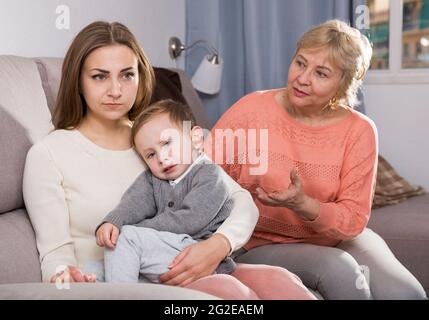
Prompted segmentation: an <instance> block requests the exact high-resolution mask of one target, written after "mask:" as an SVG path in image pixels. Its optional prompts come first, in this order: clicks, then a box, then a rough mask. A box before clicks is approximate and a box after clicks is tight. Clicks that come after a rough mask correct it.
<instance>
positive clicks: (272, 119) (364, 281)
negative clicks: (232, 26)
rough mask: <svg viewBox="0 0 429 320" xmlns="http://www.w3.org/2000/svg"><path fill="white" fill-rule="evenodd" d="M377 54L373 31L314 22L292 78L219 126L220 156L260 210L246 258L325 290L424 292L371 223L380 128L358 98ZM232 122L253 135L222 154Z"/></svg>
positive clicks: (392, 294)
mask: <svg viewBox="0 0 429 320" xmlns="http://www.w3.org/2000/svg"><path fill="white" fill-rule="evenodd" d="M371 55H372V49H371V47H370V44H369V42H368V39H367V38H366V37H365V36H363V35H361V34H360V32H359V31H358V30H356V29H354V28H351V27H350V26H348V25H347V24H345V23H344V22H341V21H338V20H332V21H328V22H325V23H323V24H321V25H319V26H317V27H315V28H313V29H311V30H310V31H308V32H307V33H305V34H304V35H303V36H302V38H301V39H300V40H299V42H298V45H297V50H296V53H295V56H294V57H293V61H292V63H291V65H290V68H289V74H288V83H287V87H285V88H281V89H274V90H268V91H260V92H254V93H251V94H249V95H247V96H246V97H244V98H242V99H241V100H239V101H238V102H237V103H236V104H235V105H233V106H232V107H231V108H230V109H229V110H228V111H227V112H226V113H225V114H224V115H223V116H222V118H221V119H220V120H219V122H218V123H217V124H216V125H215V127H214V128H213V130H212V134H213V135H214V142H215V143H214V149H213V151H214V155H213V156H214V158H216V159H217V162H218V161H219V160H220V159H222V161H223V167H224V169H225V170H226V171H227V172H228V173H229V174H230V175H231V176H232V177H233V178H234V179H235V180H236V181H237V182H239V184H241V185H242V186H243V187H245V188H246V189H248V190H249V191H250V192H251V193H252V195H253V197H254V200H255V201H256V203H257V205H258V208H259V210H260V218H259V221H258V224H257V226H256V229H255V231H254V233H253V236H252V238H251V240H250V241H249V242H248V243H247V245H246V246H245V249H246V250H242V251H241V255H239V256H238V257H237V261H239V262H246V263H269V264H273V265H277V266H282V267H284V268H287V269H288V270H290V271H291V272H293V273H296V274H297V275H298V276H299V277H300V278H301V279H302V280H303V282H304V284H305V285H306V286H308V287H310V288H312V289H315V290H317V291H319V292H320V294H321V295H322V296H323V297H324V298H325V299H372V298H373V299H423V298H425V297H426V295H425V292H424V290H423V288H422V286H421V285H420V284H419V282H418V281H417V280H416V279H415V277H414V276H413V275H412V274H411V273H410V272H409V271H408V270H407V269H406V268H405V267H404V266H403V265H402V264H401V263H400V262H399V261H398V260H397V259H396V258H395V257H394V255H393V254H392V252H391V251H390V250H389V248H388V247H387V245H386V243H385V242H384V241H383V240H382V239H381V238H380V237H379V236H378V235H377V234H375V233H374V232H373V231H371V230H369V229H366V228H365V227H366V225H367V223H368V220H369V217H370V212H371V201H372V196H373V190H374V183H375V174H376V166H377V153H378V146H377V131H376V127H375V125H374V123H373V122H372V121H371V120H370V119H368V118H367V117H365V116H364V115H362V114H360V113H358V112H356V111H354V110H353V109H352V107H353V106H354V105H356V92H357V89H358V87H359V86H360V84H361V82H362V78H363V77H364V75H365V73H366V71H367V69H368V66H369V63H370V58H371ZM225 129H232V130H233V133H234V136H237V135H238V136H240V133H241V134H242V137H244V138H248V139H247V141H248V143H247V144H246V143H245V140H246V139H241V141H242V142H241V143H240V142H239V143H238V144H235V147H234V143H230V142H231V141H228V142H227V144H226V145H227V148H226V149H227V150H226V155H223V153H222V154H220V153H221V152H223V151H224V145H225V143H224V138H225V136H228V135H227V134H225V132H226V131H225ZM251 129H252V131H251ZM255 129H256V132H259V138H258V139H251V137H252V134H253V135H254V132H255V131H254V130H255ZM263 129H265V130H267V131H266V133H267V135H266V138H264V134H265V133H264V132H263ZM243 130H244V131H243ZM230 132H231V131H230ZM243 133H247V135H246V134H243ZM229 136H232V135H229ZM251 141H255V143H252V142H251ZM228 146H229V147H228ZM256 156H257V157H258V158H259V162H260V163H259V164H258V167H256V165H255V159H258V158H256ZM261 168H262V169H263V170H261Z"/></svg>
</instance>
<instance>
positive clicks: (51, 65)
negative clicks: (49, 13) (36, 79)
mask: <svg viewBox="0 0 429 320" xmlns="http://www.w3.org/2000/svg"><path fill="white" fill-rule="evenodd" d="M34 61H36V63H37V68H38V69H39V73H40V78H41V80H42V86H43V91H45V94H46V101H47V103H48V107H49V110H50V111H51V113H52V110H54V106H55V101H56V100H57V95H58V89H59V87H60V81H61V68H62V64H63V59H62V58H36V59H34Z"/></svg>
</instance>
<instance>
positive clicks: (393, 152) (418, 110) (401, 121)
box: [365, 84, 429, 190]
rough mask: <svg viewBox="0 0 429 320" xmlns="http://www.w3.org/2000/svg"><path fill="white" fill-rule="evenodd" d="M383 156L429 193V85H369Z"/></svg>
mask: <svg viewBox="0 0 429 320" xmlns="http://www.w3.org/2000/svg"><path fill="white" fill-rule="evenodd" d="M365 103H366V111H367V114H368V116H369V117H370V118H371V119H373V120H374V122H375V124H376V125H377V128H378V134H379V141H380V153H381V155H383V156H384V157H385V158H386V160H387V161H389V162H390V163H391V164H392V166H393V167H394V168H395V169H396V170H397V172H398V173H399V174H400V175H402V176H403V177H404V178H405V179H407V180H408V181H409V182H410V183H412V184H419V185H422V186H424V187H425V188H426V189H427V190H429V84H409V85H397V84H395V85H393V84H389V85H387V84H382V85H376V84H366V85H365Z"/></svg>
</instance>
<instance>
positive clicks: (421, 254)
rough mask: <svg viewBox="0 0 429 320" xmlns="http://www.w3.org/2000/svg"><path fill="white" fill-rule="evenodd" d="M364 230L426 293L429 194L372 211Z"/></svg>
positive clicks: (428, 256) (428, 253) (428, 287)
mask: <svg viewBox="0 0 429 320" xmlns="http://www.w3.org/2000/svg"><path fill="white" fill-rule="evenodd" d="M368 227H369V228H371V229H372V230H374V231H375V232H377V233H378V234H379V235H380V236H381V237H383V239H384V240H385V241H386V242H387V244H388V245H389V247H390V249H391V250H392V251H393V253H394V254H395V256H396V257H397V258H398V259H399V260H400V261H401V262H402V263H403V264H404V265H405V266H406V267H407V268H408V269H409V270H410V271H411V273H412V274H413V275H414V276H415V277H416V278H417V279H418V280H419V281H420V283H421V284H422V285H423V287H424V288H425V290H426V292H429V272H428V270H429V250H428V248H429V194H426V195H423V196H417V197H414V198H410V199H407V200H406V201H404V202H402V203H400V204H396V205H392V206H386V207H383V208H380V209H375V210H373V211H372V215H371V218H370V220H369V224H368Z"/></svg>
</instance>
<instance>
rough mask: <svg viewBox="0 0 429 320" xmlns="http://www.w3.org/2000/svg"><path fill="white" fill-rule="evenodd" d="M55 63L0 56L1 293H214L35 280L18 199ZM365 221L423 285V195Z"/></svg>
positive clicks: (428, 198) (46, 113)
mask: <svg viewBox="0 0 429 320" xmlns="http://www.w3.org/2000/svg"><path fill="white" fill-rule="evenodd" d="M60 70H61V59H54V58H45V59H30V58H23V57H11V56H0V300H1V299H5V298H15V299H17V298H19V299H20V298H23V299H52V298H55V299H76V298H77V299H93V298H95V299H176V298H178V299H206V298H213V297H211V296H209V295H205V294H202V293H198V292H195V291H192V290H186V289H180V288H174V287H167V286H160V285H137V286H131V285H111V284H79V285H77V284H75V285H72V286H71V289H70V290H58V289H57V288H56V287H55V285H52V284H41V283H40V281H41V274H40V263H39V259H38V253H37V248H36V244H35V238H34V232H33V229H32V226H31V224H30V222H29V220H28V216H27V213H26V211H25V208H24V202H23V199H22V187H21V184H22V173H23V168H24V161H25V156H26V153H27V151H28V149H29V148H30V147H31V145H32V144H33V143H34V141H37V140H38V139H40V138H42V137H44V136H45V135H46V134H47V133H48V132H49V131H50V130H51V129H52V125H51V123H50V119H51V113H50V110H52V106H53V104H54V101H55V96H56V92H57V91H58V85H59V78H60ZM176 71H177V72H178V74H179V76H180V83H181V86H182V87H181V92H182V93H183V96H184V97H185V99H186V101H187V102H188V104H189V105H190V106H191V108H192V110H193V113H194V115H195V117H196V118H197V122H198V123H199V124H200V125H201V126H203V127H205V128H210V127H211V125H210V123H209V121H208V120H207V116H206V114H205V112H204V108H203V106H202V104H201V101H200V99H199V97H198V95H197V93H196V92H195V90H194V89H193V88H192V85H191V83H190V81H189V79H188V78H187V77H186V75H185V73H184V72H183V71H181V70H176ZM369 226H370V227H371V228H372V229H373V230H375V231H376V232H378V233H379V234H380V235H381V236H382V237H383V238H384V239H385V240H386V241H387V243H388V244H389V246H390V247H391V249H392V250H393V252H394V253H395V255H396V256H397V257H398V258H399V259H400V260H401V262H402V263H404V264H405V266H406V267H408V268H409V270H411V272H412V273H413V274H414V275H415V276H416V277H417V278H418V279H419V280H420V282H421V283H422V284H423V287H424V288H425V290H426V291H427V292H429V250H428V248H429V195H425V196H419V197H415V198H412V199H409V200H407V201H405V202H403V203H401V204H399V205H395V206H389V207H384V208H381V209H377V210H373V213H372V217H371V219H370V223H369ZM52 227H55V226H52Z"/></svg>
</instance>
